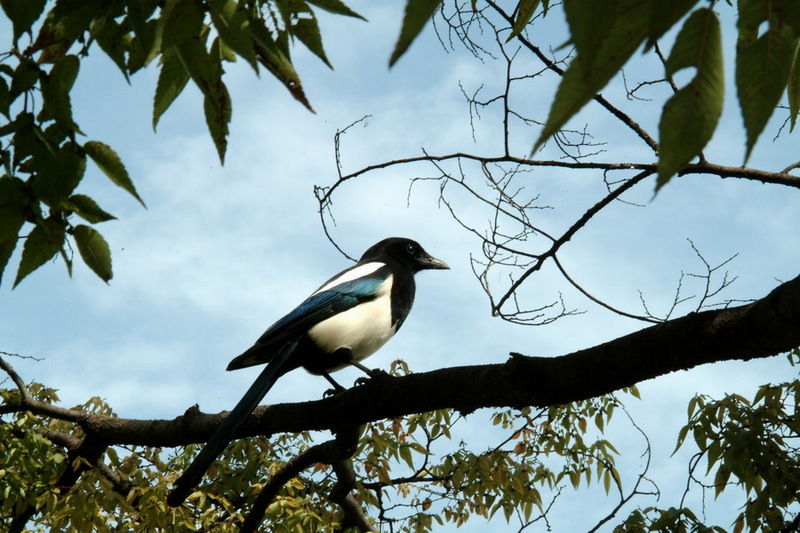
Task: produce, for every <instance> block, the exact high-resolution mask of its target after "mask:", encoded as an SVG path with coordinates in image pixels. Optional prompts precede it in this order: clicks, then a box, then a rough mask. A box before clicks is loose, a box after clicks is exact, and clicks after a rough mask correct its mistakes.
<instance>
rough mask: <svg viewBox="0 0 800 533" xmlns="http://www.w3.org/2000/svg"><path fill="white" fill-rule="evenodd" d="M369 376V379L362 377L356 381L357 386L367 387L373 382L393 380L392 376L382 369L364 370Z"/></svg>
mask: <svg viewBox="0 0 800 533" xmlns="http://www.w3.org/2000/svg"><path fill="white" fill-rule="evenodd" d="M362 370H364V372H365V373H366V374H367V377H360V378H358V379H356V381H355V385H356V386H357V387H358V386H360V385H366V384H367V383H369V382H370V381H372V380H385V379H388V378H391V377H392V376H391V374H389V373H387V372H386V371H385V370H383V369H382V368H373V369H371V370H370V369H362Z"/></svg>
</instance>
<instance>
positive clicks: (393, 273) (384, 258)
mask: <svg viewBox="0 0 800 533" xmlns="http://www.w3.org/2000/svg"><path fill="white" fill-rule="evenodd" d="M449 268H450V267H449V266H447V264H446V263H445V262H444V261H441V260H439V259H436V258H435V257H432V256H431V255H429V254H428V253H427V252H426V251H425V250H423V249H422V246H420V245H419V244H418V243H416V242H414V241H412V240H411V239H405V238H400V237H392V238H388V239H384V240H382V241H380V242H379V243H377V244H375V245H373V246H372V247H370V248H369V249H368V250H367V251H366V252H364V255H362V256H361V259H359V261H358V262H357V263H356V264H355V265H353V266H352V267H350V268H348V269H346V270H344V271H342V272H340V273H339V274H337V275H336V276H334V277H332V278H331V279H329V280H328V281H326V282H325V283H324V284H323V285H322V286H321V287H320V288H319V289H317V290H316V292H314V293H313V294H312V295H311V296H309V297H308V298H307V299H306V300H305V301H304V302H303V303H301V304H300V305H299V306H297V307H296V308H295V309H294V310H293V311H291V312H290V313H289V314H287V315H286V316H284V317H283V318H281V319H280V320H278V321H277V322H275V323H274V324H273V325H272V326H270V327H269V329H267V331H265V332H264V334H263V335H262V336H261V337H260V338H259V339H258V340H257V341H256V342H255V344H253V346H251V347H250V348H248V349H247V350H246V351H245V352H244V353H242V354H241V355H239V356H238V357H236V358H234V359H233V360H232V361H231V362H230V364H228V368H227V369H228V370H237V369H240V368H246V367H249V366H254V365H259V364H264V363H266V364H267V366H266V367H265V368H264V370H263V371H262V372H261V374H260V375H259V376H258V377H257V378H256V380H255V382H254V383H253V384H252V385H251V386H250V388H249V389H248V390H247V392H246V393H245V395H244V396H243V397H242V399H241V400H239V403H238V404H236V407H234V408H233V410H232V411H231V412H230V414H228V416H227V417H226V418H225V420H224V421H223V422H222V424H220V425H219V427H218V428H217V430H216V432H215V433H214V434H213V435H212V436H211V438H210V439H209V441H208V442H207V443H206V445H205V447H204V448H203V449H202V450H200V453H199V454H198V455H197V457H196V458H195V459H194V461H193V462H192V464H190V465H189V467H188V468H187V469H186V471H185V472H184V473H183V475H181V477H179V478H178V479H177V480H176V481H175V485H174V487H173V490H172V492H171V493H170V494H169V496H168V497H167V503H169V505H170V506H172V507H176V506H178V505H180V504H181V503H183V501H184V500H185V499H186V498H187V497H188V496H189V493H190V492H191V490H192V489H193V488H194V487H195V486H196V485H197V484H198V483H200V480H201V479H202V477H203V474H204V473H205V471H206V470H207V469H208V467H209V466H211V463H213V462H214V460H215V459H216V458H217V456H219V454H220V453H222V451H223V450H224V449H225V447H226V446H227V445H228V443H229V442H230V441H231V440H232V439H233V437H234V435H235V433H236V431H237V430H238V429H239V427H240V426H241V425H242V423H244V421H245V419H246V418H247V417H248V415H249V414H250V413H251V412H252V411H253V409H255V408H256V406H257V405H258V404H259V402H261V400H262V399H263V398H264V396H265V395H266V394H267V392H268V391H269V390H270V388H272V386H273V385H274V384H275V382H276V381H277V380H278V378H280V377H281V376H283V375H284V374H286V373H287V372H290V371H292V370H294V369H296V368H300V367H303V368H305V369H306V370H307V371H308V372H310V373H312V374H317V375H322V376H324V377H325V378H326V379H327V380H328V381H330V382H331V384H333V386H334V387H335V388H336V389H338V390H341V389H342V387H341V386H340V385H338V384H337V383H336V382H335V381H334V380H333V379H332V378H331V377H330V376H329V375H328V374H329V372H334V371H336V370H339V369H342V368H344V367H346V366H348V365H353V366H356V367H358V368H360V369H362V370H364V371H365V372H367V373H368V374H370V375H372V373H371V371H369V370H368V369H367V368H366V367H364V366H363V365H361V363H360V361H362V360H363V359H364V358H366V357H368V356H370V355H372V354H373V353H375V351H377V350H378V349H379V348H380V347H381V346H383V345H384V343H386V341H388V340H389V339H390V338H391V337H392V336H393V335H394V334H395V333H397V330H398V329H400V326H402V325H403V322H404V321H405V319H406V317H407V316H408V312H409V311H410V310H411V305H412V303H413V302H414V292H415V284H414V274H416V273H417V272H419V271H420V270H427V269H449Z"/></svg>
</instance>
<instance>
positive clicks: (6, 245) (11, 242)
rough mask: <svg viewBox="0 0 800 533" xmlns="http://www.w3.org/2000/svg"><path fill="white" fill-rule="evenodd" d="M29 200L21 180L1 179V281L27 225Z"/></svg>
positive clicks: (6, 177)
mask: <svg viewBox="0 0 800 533" xmlns="http://www.w3.org/2000/svg"><path fill="white" fill-rule="evenodd" d="M27 208H28V199H27V195H26V193H25V184H24V182H23V181H22V180H21V179H19V178H11V177H8V176H3V177H0V280H2V277H3V271H4V270H5V268H6V265H7V264H8V260H9V259H10V258H11V254H12V253H13V252H14V248H16V246H17V241H18V240H19V230H20V229H22V225H23V224H24V223H25V219H26V211H27Z"/></svg>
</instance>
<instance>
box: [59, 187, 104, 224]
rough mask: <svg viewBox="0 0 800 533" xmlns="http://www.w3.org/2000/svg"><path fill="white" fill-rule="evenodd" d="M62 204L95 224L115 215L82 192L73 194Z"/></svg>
mask: <svg viewBox="0 0 800 533" xmlns="http://www.w3.org/2000/svg"><path fill="white" fill-rule="evenodd" d="M62 206H63V207H64V208H65V209H69V210H70V211H74V212H75V213H77V214H78V215H80V216H81V217H82V218H83V219H84V220H86V221H88V222H91V223H92V224H97V223H98V222H106V221H107V220H114V219H116V218H117V217H115V216H114V215H112V214H109V213H107V212H105V211H103V209H101V208H100V206H99V205H97V202H95V201H94V200H93V199H91V198H89V197H88V196H86V195H83V194H74V195H72V196H70V197H69V199H67V200H66V201H64V202H63V204H62Z"/></svg>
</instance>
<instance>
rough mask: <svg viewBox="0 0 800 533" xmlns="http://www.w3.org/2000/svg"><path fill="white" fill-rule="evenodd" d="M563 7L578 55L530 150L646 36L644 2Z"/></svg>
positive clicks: (590, 0)
mask: <svg viewBox="0 0 800 533" xmlns="http://www.w3.org/2000/svg"><path fill="white" fill-rule="evenodd" d="M564 9H565V11H566V13H567V20H568V22H569V24H570V31H571V32H572V36H573V43H574V44H575V48H576V49H577V51H578V54H577V56H575V58H574V59H573V60H572V62H571V63H570V65H569V68H567V70H566V72H564V75H563V77H562V78H561V83H560V84H559V86H558V89H557V91H556V97H555V100H554V101H553V104H552V105H551V106H550V113H549V115H548V117H547V122H546V123H545V126H544V128H543V129H542V132H541V134H540V135H539V138H538V139H537V141H536V143H535V144H534V147H533V151H536V150H538V149H539V147H541V146H542V144H544V143H545V141H547V140H548V139H549V138H550V137H551V136H553V135H554V134H555V133H556V132H557V131H558V130H560V129H561V128H562V127H563V126H564V125H565V124H566V123H567V122H568V121H569V120H570V119H571V118H572V117H573V116H574V115H575V114H576V113H577V112H578V111H579V110H580V109H581V108H582V107H583V106H584V105H586V103H587V102H589V100H591V99H592V98H594V96H595V95H596V94H597V93H598V92H599V91H600V90H601V89H602V88H603V87H605V86H606V84H607V83H608V82H609V81H610V80H611V79H612V78H613V77H614V76H615V75H616V74H617V73H618V72H619V70H620V69H621V68H622V66H623V65H624V64H625V63H626V62H627V61H628V59H629V58H630V57H631V55H633V53H634V52H635V51H636V50H637V49H638V48H639V45H640V44H641V43H642V41H643V40H644V39H645V37H646V36H647V34H648V29H649V24H650V13H651V8H650V3H649V2H648V1H647V0H609V1H608V2H603V3H599V2H595V1H594V0H569V1H567V2H565V3H564Z"/></svg>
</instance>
